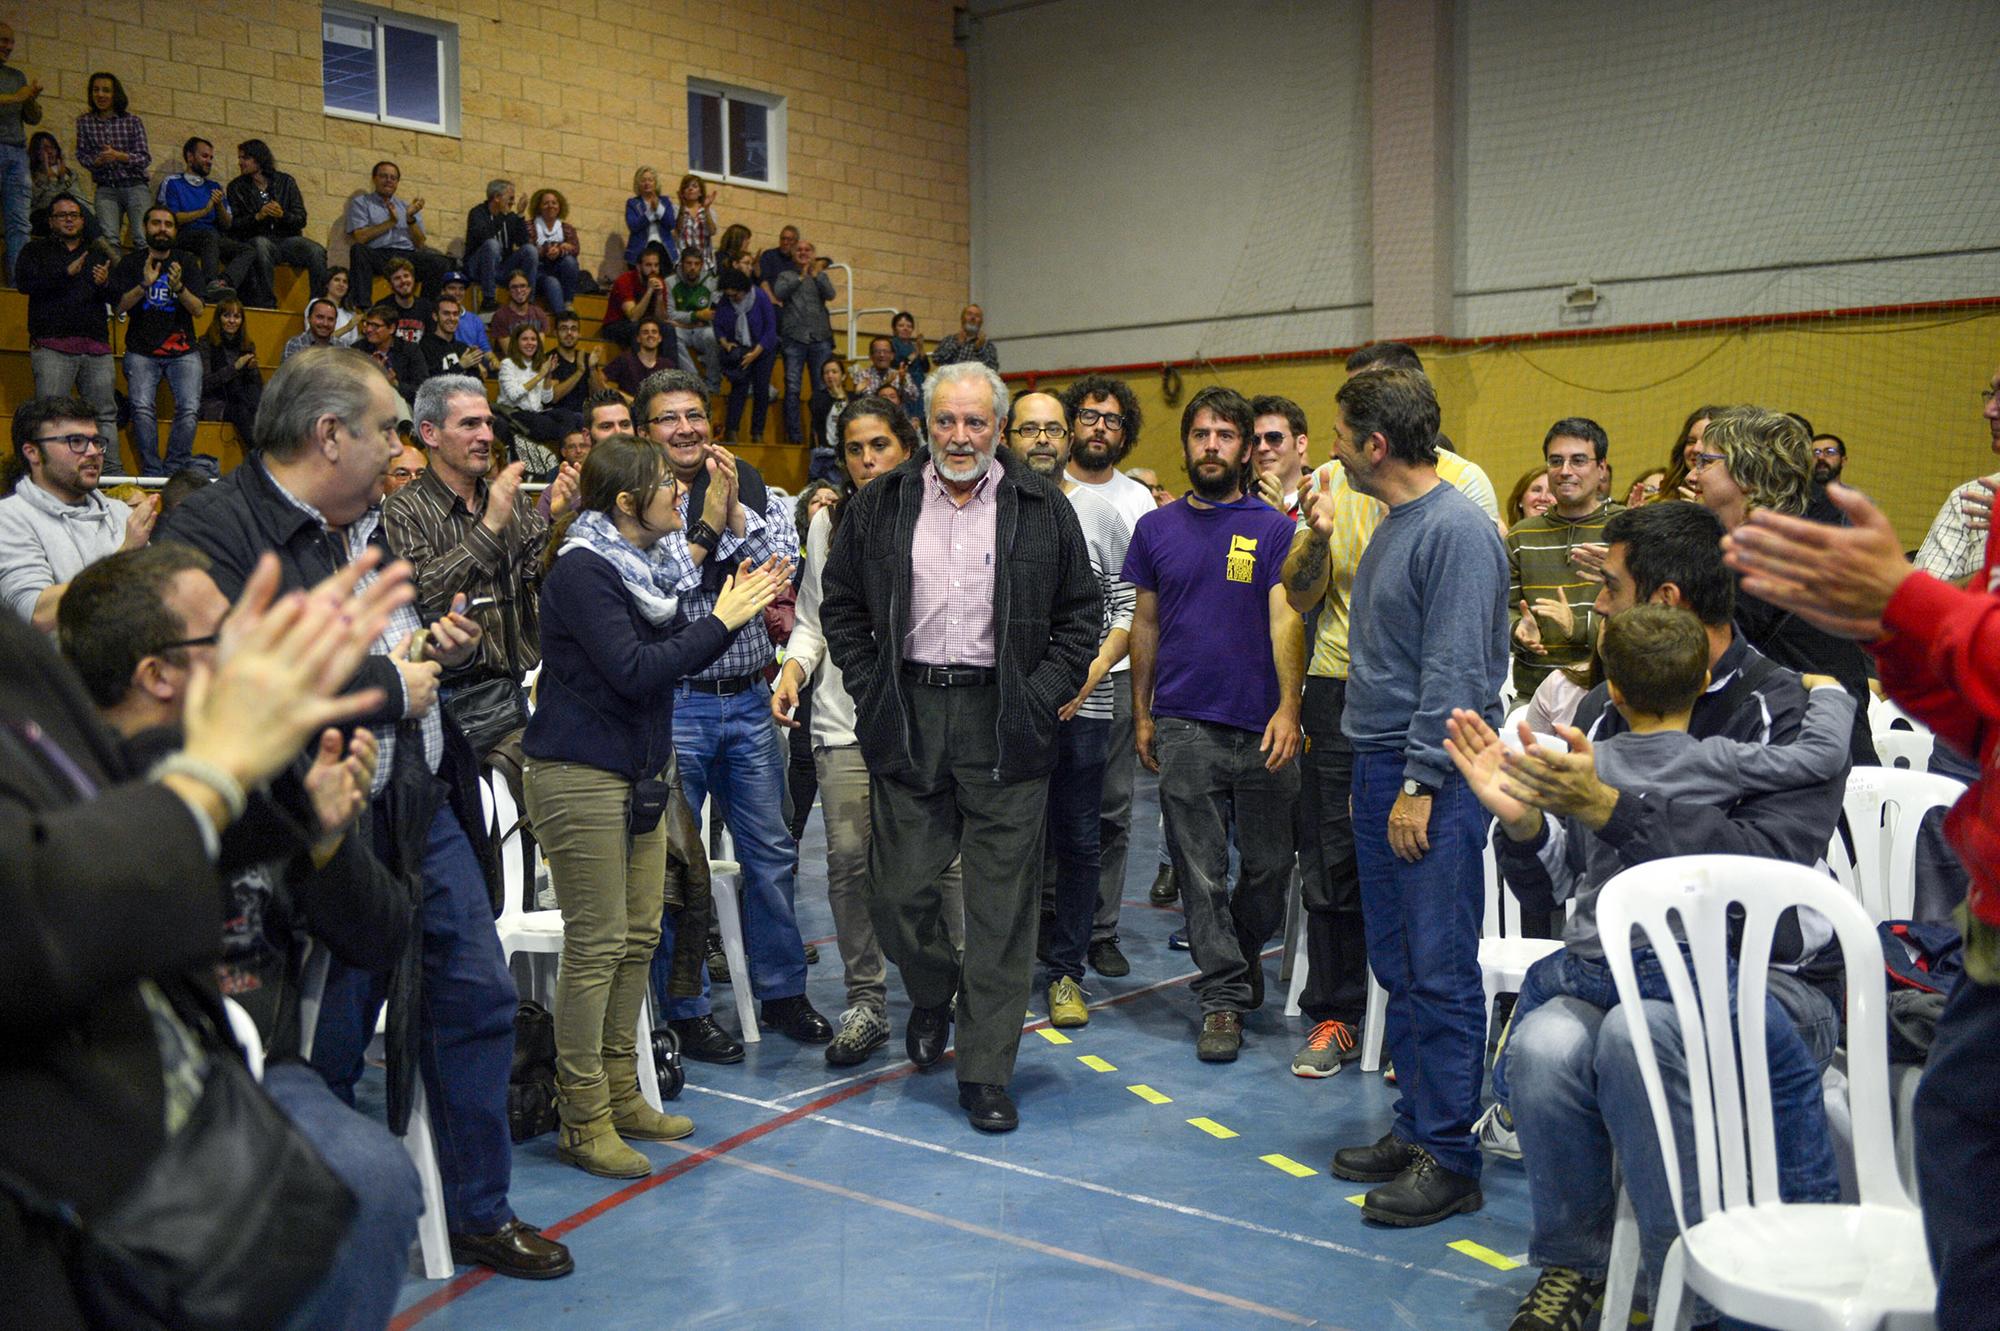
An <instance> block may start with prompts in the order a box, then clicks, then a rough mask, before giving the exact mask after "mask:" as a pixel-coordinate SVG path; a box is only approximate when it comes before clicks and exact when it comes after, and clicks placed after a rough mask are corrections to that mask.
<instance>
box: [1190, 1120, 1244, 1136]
mask: <svg viewBox="0 0 2000 1331" xmlns="http://www.w3.org/2000/svg"><path fill="white" fill-rule="evenodd" d="M1188 1126H1189V1127H1191V1128H1200V1129H1201V1130H1202V1131H1203V1132H1205V1133H1207V1134H1208V1135H1209V1136H1211V1137H1216V1138H1220V1139H1221V1140H1223V1141H1228V1140H1229V1139H1230V1138H1231V1137H1234V1136H1235V1135H1236V1133H1235V1132H1234V1131H1232V1130H1230V1129H1229V1128H1225V1127H1223V1126H1222V1125H1221V1124H1220V1123H1217V1122H1216V1121H1215V1120H1214V1119H1212V1118H1191V1119H1189V1120H1188Z"/></svg>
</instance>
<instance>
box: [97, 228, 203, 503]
mask: <svg viewBox="0 0 2000 1331" xmlns="http://www.w3.org/2000/svg"><path fill="white" fill-rule="evenodd" d="M103 197H104V196H103V194H102V193H100V194H99V195H98V198H100V199H102V198H103ZM142 231H143V233H144V235H145V240H146V246H145V248H144V249H137V250H133V251H132V252H131V253H130V254H127V255H126V256H125V257H124V258H122V259H120V260H119V261H118V262H117V264H116V265H115V266H113V268H112V269H111V273H110V276H109V277H108V278H106V280H105V282H104V285H103V286H102V287H101V288H100V290H101V292H102V294H103V296H104V299H105V300H107V301H110V302H112V303H113V304H114V305H115V306H116V307H117V312H118V313H119V314H123V315H129V316H130V322H129V323H128V324H127V325H126V329H125V387H126V390H127V392H128V393H129V394H130V395H131V403H132V452H133V453H134V455H135V456H137V457H138V459H139V474H140V475H142V476H171V475H173V474H174V473H175V472H177V471H179V470H180V469H181V468H182V467H185V466H187V465H188V463H189V462H190V461H191V460H192V459H193V457H194V427H195V422H197V421H198V420H200V419H201V353H200V352H199V351H198V350H196V349H195V345H194V321H195V318H196V316H198V315H199V314H200V313H201V312H202V310H203V308H204V306H203V305H202V303H201V297H200V296H197V295H196V294H195V293H194V290H193V288H191V287H190V286H188V284H187V280H188V278H189V277H190V276H191V275H192V274H193V272H194V271H195V266H194V261H193V259H192V258H190V257H189V256H188V255H186V254H183V253H181V252H179V251H177V250H176V249H175V248H174V212H173V209H171V208H167V207H163V206H162V205H160V204H154V205H153V206H152V207H151V208H148V209H146V211H145V214H144V222H143V226H142ZM162 379H165V380H166V381H167V385H168V387H169V388H171V389H172V390H173V395H174V424H173V429H172V430H171V431H170V432H169V434H168V435H167V456H166V461H165V462H164V463H163V462H162V461H161V460H160V429H159V425H158V423H157V422H156V420H155V418H154V415H153V403H154V398H155V395H156V394H157V393H158V392H159V389H160V380H162Z"/></svg>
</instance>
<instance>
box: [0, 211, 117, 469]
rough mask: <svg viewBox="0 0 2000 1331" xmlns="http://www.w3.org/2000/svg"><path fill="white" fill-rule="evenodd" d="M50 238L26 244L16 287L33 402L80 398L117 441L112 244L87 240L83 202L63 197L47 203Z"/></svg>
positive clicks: (104, 431)
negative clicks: (109, 286)
mask: <svg viewBox="0 0 2000 1331" xmlns="http://www.w3.org/2000/svg"><path fill="white" fill-rule="evenodd" d="M49 226H50V230H51V234H50V235H47V236H43V237H40V238H38V239H35V240H31V241H29V242H28V245H27V248H25V249H23V250H22V251H21V255H20V258H19V259H18V260H16V262H15V264H14V285H15V286H16V287H18V288H20V290H21V291H22V292H24V293H25V294H26V295H27V297H28V359H29V361H30V363H31V364H32V366H33V369H34V375H35V396H36V397H61V398H66V397H69V396H70V395H71V394H77V395H79V396H81V397H82V398H83V400H84V401H86V402H88V403H89V404H90V406H91V409H92V410H94V411H95V412H96V413H97V431H98V433H99V434H101V435H103V436H104V437H105V438H106V439H109V440H114V441H115V440H116V439H117V438H118V399H117V395H116V393H115V391H114V388H113V382H114V380H113V371H112V364H111V328H110V325H109V324H108V323H107V322H106V320H105V317H104V295H103V292H102V290H101V288H102V287H103V286H104V284H105V282H106V281H108V280H109V279H110V277H111V261H110V259H109V258H108V257H107V255H108V252H109V247H108V246H107V247H105V249H104V250H98V249H95V248H93V247H92V246H91V245H90V244H89V243H88V242H87V241H86V240H85V239H84V234H83V231H84V211H83V205H82V204H80V203H78V202H77V200H76V199H74V198H72V197H71V196H69V195H67V194H63V195H59V196H57V198H56V200H55V202H54V203H52V204H50V205H49Z"/></svg>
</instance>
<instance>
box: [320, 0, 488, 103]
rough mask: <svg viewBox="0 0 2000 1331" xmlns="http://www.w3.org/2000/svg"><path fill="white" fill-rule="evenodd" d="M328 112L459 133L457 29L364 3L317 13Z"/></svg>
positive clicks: (327, 7)
mask: <svg viewBox="0 0 2000 1331" xmlns="http://www.w3.org/2000/svg"><path fill="white" fill-rule="evenodd" d="M320 73H321V81H322V84H323V86H324V89H325V98H326V113H327V114H328V115H330V116H340V117H342V118H343V119H348V120H372V121H375V122H377V123H378V124H383V125H396V126H400V127H401V128H403V129H421V130H429V131H431V132H432V133H435V134H451V135H456V134H457V133H458V27H457V25H456V24H452V23H439V22H436V21H434V20H431V19H421V18H412V17H410V16H409V15H407V14H391V13H389V12H387V11H386V10H380V9H373V8H370V7H369V6H367V5H360V4H349V3H346V2H345V0H343V2H342V3H340V4H326V5H324V6H322V8H321V10H320Z"/></svg>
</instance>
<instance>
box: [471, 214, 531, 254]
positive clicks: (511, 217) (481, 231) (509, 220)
mask: <svg viewBox="0 0 2000 1331" xmlns="http://www.w3.org/2000/svg"><path fill="white" fill-rule="evenodd" d="M496 235H497V236H499V237H500V253H501V255H502V256H505V255H509V254H512V253H513V252H514V251H515V250H518V249H520V248H521V247H522V246H523V245H526V244H528V243H530V242H529V240H528V219H527V218H525V217H523V216H521V214H519V213H499V214H497V215H496V214H495V213H494V211H493V210H492V209H491V208H488V207H487V206H486V205H485V204H483V203H479V204H474V205H473V208H472V211H471V212H469V213H467V214H466V215H465V252H466V253H467V254H471V253H472V252H473V251H474V250H476V249H478V248H479V247H480V246H481V245H484V244H485V243H486V242H487V241H489V240H491V239H493V237H494V236H496Z"/></svg>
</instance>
